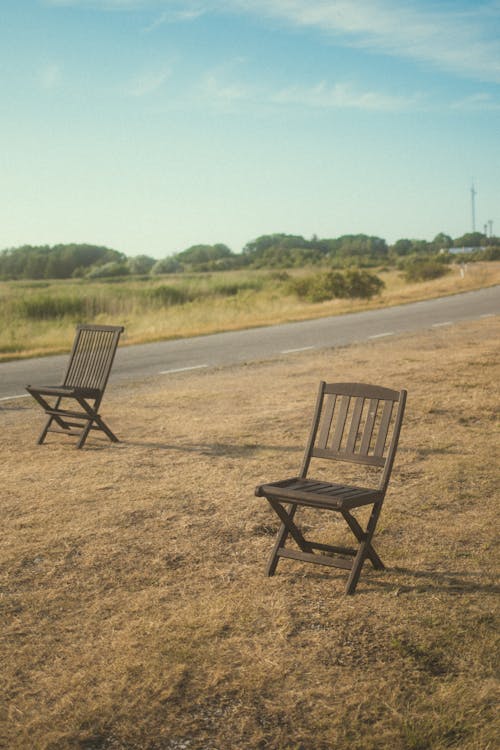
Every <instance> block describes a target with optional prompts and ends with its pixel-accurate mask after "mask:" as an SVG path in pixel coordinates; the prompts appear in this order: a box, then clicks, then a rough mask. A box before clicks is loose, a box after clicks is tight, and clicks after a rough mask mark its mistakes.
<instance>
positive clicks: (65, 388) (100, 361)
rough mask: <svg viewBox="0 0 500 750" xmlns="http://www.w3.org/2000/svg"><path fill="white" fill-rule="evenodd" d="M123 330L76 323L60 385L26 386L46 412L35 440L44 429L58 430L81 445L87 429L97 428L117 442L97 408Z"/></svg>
mask: <svg viewBox="0 0 500 750" xmlns="http://www.w3.org/2000/svg"><path fill="white" fill-rule="evenodd" d="M123 330H124V328H123V326H98V325H79V326H77V329H76V336H75V340H74V342H73V348H72V350H71V355H70V359H69V363H68V367H67V369H66V374H65V376H64V379H63V382H62V385H55V386H50V385H27V386H26V390H27V391H28V393H31V395H32V396H33V398H34V399H35V400H36V401H38V403H39V404H40V406H41V407H42V409H43V410H44V411H45V413H46V414H47V415H48V419H47V422H46V424H45V427H44V428H43V430H42V432H41V433H40V437H39V438H38V444H41V443H43V441H44V440H45V437H46V435H47V433H48V432H59V433H63V434H65V435H77V436H79V439H78V442H77V445H76V447H77V448H82V447H83V445H84V444H85V441H86V439H87V437H88V434H89V432H90V430H100V431H101V432H104V433H105V434H106V435H107V436H108V438H109V439H110V440H112V441H113V442H114V443H117V442H118V438H117V437H116V435H115V434H114V433H113V432H112V431H111V430H110V429H109V427H108V426H107V425H106V424H105V422H104V420H103V419H102V417H101V416H100V414H99V413H98V409H99V406H100V404H101V401H102V397H103V395H104V390H105V388H106V385H107V382H108V378H109V373H110V372H111V367H112V365H113V360H114V358H115V353H116V347H117V346H118V340H119V338H120V334H121V333H122V332H123ZM51 397H53V398H54V399H55V402H54V403H53V404H52V405H51V404H50V403H49V401H48V400H47V399H50V400H52V398H51ZM67 400H71V401H72V404H70V406H68V407H66V406H64V405H63V404H67ZM70 407H71V408H70ZM53 423H55V425H56V426H52V425H53Z"/></svg>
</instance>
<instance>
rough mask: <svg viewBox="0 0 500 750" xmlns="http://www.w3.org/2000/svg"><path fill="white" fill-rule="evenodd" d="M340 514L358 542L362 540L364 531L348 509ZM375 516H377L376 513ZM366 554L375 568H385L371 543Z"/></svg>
mask: <svg viewBox="0 0 500 750" xmlns="http://www.w3.org/2000/svg"><path fill="white" fill-rule="evenodd" d="M379 512H380V511H379ZM342 515H343V517H344V519H345V521H346V522H347V524H348V525H349V528H350V529H351V531H352V533H353V534H354V536H355V537H356V539H357V540H358V542H363V540H364V539H365V532H364V531H363V529H362V528H361V526H360V524H359V523H358V521H357V520H356V519H355V518H354V516H351V514H350V513H348V511H344V512H343V513H342ZM377 518H378V514H377ZM366 556H367V557H368V559H369V560H370V562H371V564H372V565H373V567H374V568H375V570H385V565H384V563H383V562H382V560H381V559H380V557H379V556H378V555H377V553H376V552H375V549H374V548H373V546H372V545H371V544H370V545H369V547H368V549H367V550H366Z"/></svg>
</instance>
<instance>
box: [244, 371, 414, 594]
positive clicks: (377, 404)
mask: <svg viewBox="0 0 500 750" xmlns="http://www.w3.org/2000/svg"><path fill="white" fill-rule="evenodd" d="M405 403H406V391H405V390H401V391H395V390H391V389H389V388H383V387H380V386H376V385H366V384H363V383H332V384H327V383H325V382H324V381H322V382H321V383H320V386H319V391H318V397H317V401H316V408H315V412H314V418H313V422H312V427H311V432H310V435H309V440H308V442H307V446H306V449H305V453H304V458H303V461H302V467H301V470H300V474H299V476H298V477H292V478H289V479H282V480H280V481H277V482H270V483H268V484H261V485H259V486H258V487H257V488H256V490H255V494H256V495H257V496H258V497H265V498H266V499H267V500H268V502H269V504H270V505H271V507H272V508H273V510H274V511H275V512H276V514H277V515H278V516H279V518H280V520H281V527H280V529H279V531H278V534H277V537H276V542H275V544H274V548H273V550H272V553H271V556H270V559H269V562H268V565H267V570H266V572H267V575H269V576H272V575H274V573H275V571H276V566H277V564H278V561H279V559H280V557H288V558H292V559H294V560H304V561H306V562H312V563H318V564H320V565H329V566H331V567H338V568H344V569H346V570H349V571H350V574H349V579H348V581H347V586H346V589H345V593H346V594H353V593H354V591H355V589H356V585H357V583H358V580H359V576H360V574H361V568H362V567H363V563H364V561H365V560H366V558H368V559H369V560H370V562H371V564H372V565H373V567H374V568H376V569H377V570H382V569H383V568H384V564H383V562H382V560H381V559H380V557H379V556H378V554H377V552H376V551H375V549H374V547H373V544H372V538H373V534H374V531H375V527H376V525H377V521H378V518H379V515H380V511H381V509H382V503H383V501H384V497H385V494H386V491H387V486H388V484H389V479H390V476H391V471H392V466H393V463H394V456H395V453H396V448H397V444H398V440H399V433H400V430H401V423H402V420H403V414H404V409H405ZM312 459H327V460H333V461H347V462H350V463H352V464H358V465H359V464H364V465H365V466H369V467H376V473H379V474H380V477H379V482H378V485H377V486H376V487H366V486H362V485H358V484H341V483H339V484H336V483H332V482H327V481H323V480H317V479H310V478H308V476H307V474H308V471H309V467H310V463H311V460H312ZM359 468H360V467H359V466H358V469H359ZM364 505H372V506H373V507H372V510H371V514H370V517H369V520H368V522H367V525H366V528H363V527H362V526H361V524H360V522H359V521H358V520H357V519H356V517H355V516H354V515H353V514H352V511H353V510H354V509H356V508H359V507H361V506H364ZM299 506H304V507H310V508H317V509H320V510H327V511H334V512H336V513H338V514H340V515H341V516H342V517H343V518H344V520H345V521H346V523H347V525H348V526H349V529H350V530H351V532H352V533H353V534H354V536H355V538H356V540H357V543H358V544H357V547H356V548H350V547H336V546H332V545H329V544H320V543H318V542H313V541H309V540H307V539H306V538H305V536H304V534H303V533H302V531H301V530H300V529H299V527H298V526H297V524H296V521H295V514H296V512H297V508H298V507H299ZM289 535H290V536H291V537H292V539H293V541H294V542H295V543H296V546H297V547H298V549H294V548H291V549H290V548H288V547H285V543H286V540H287V538H288V536H289Z"/></svg>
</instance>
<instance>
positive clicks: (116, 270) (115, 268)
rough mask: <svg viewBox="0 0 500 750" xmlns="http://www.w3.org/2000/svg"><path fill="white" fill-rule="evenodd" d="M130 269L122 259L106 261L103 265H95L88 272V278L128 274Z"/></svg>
mask: <svg viewBox="0 0 500 750" xmlns="http://www.w3.org/2000/svg"><path fill="white" fill-rule="evenodd" d="M129 273H130V272H129V269H128V266H127V264H126V263H122V262H121V261H115V260H113V261H111V262H110V263H104V264H103V265H102V266H94V267H93V268H92V269H91V270H90V271H89V272H88V274H87V278H88V279H105V278H108V277H114V276H127V275H128V274H129Z"/></svg>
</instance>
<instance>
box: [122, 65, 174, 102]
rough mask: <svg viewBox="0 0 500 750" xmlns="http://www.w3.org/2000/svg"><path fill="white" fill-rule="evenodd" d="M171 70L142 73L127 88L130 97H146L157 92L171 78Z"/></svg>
mask: <svg viewBox="0 0 500 750" xmlns="http://www.w3.org/2000/svg"><path fill="white" fill-rule="evenodd" d="M170 75H171V71H170V69H164V70H160V71H152V72H146V73H142V74H141V75H138V76H136V77H135V78H133V79H132V80H131V81H129V83H128V84H127V86H126V93H127V94H128V96H146V95H147V94H152V93H153V92H155V91H157V90H158V89H159V88H161V86H163V84H164V83H165V81H166V80H167V79H168V78H170Z"/></svg>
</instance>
